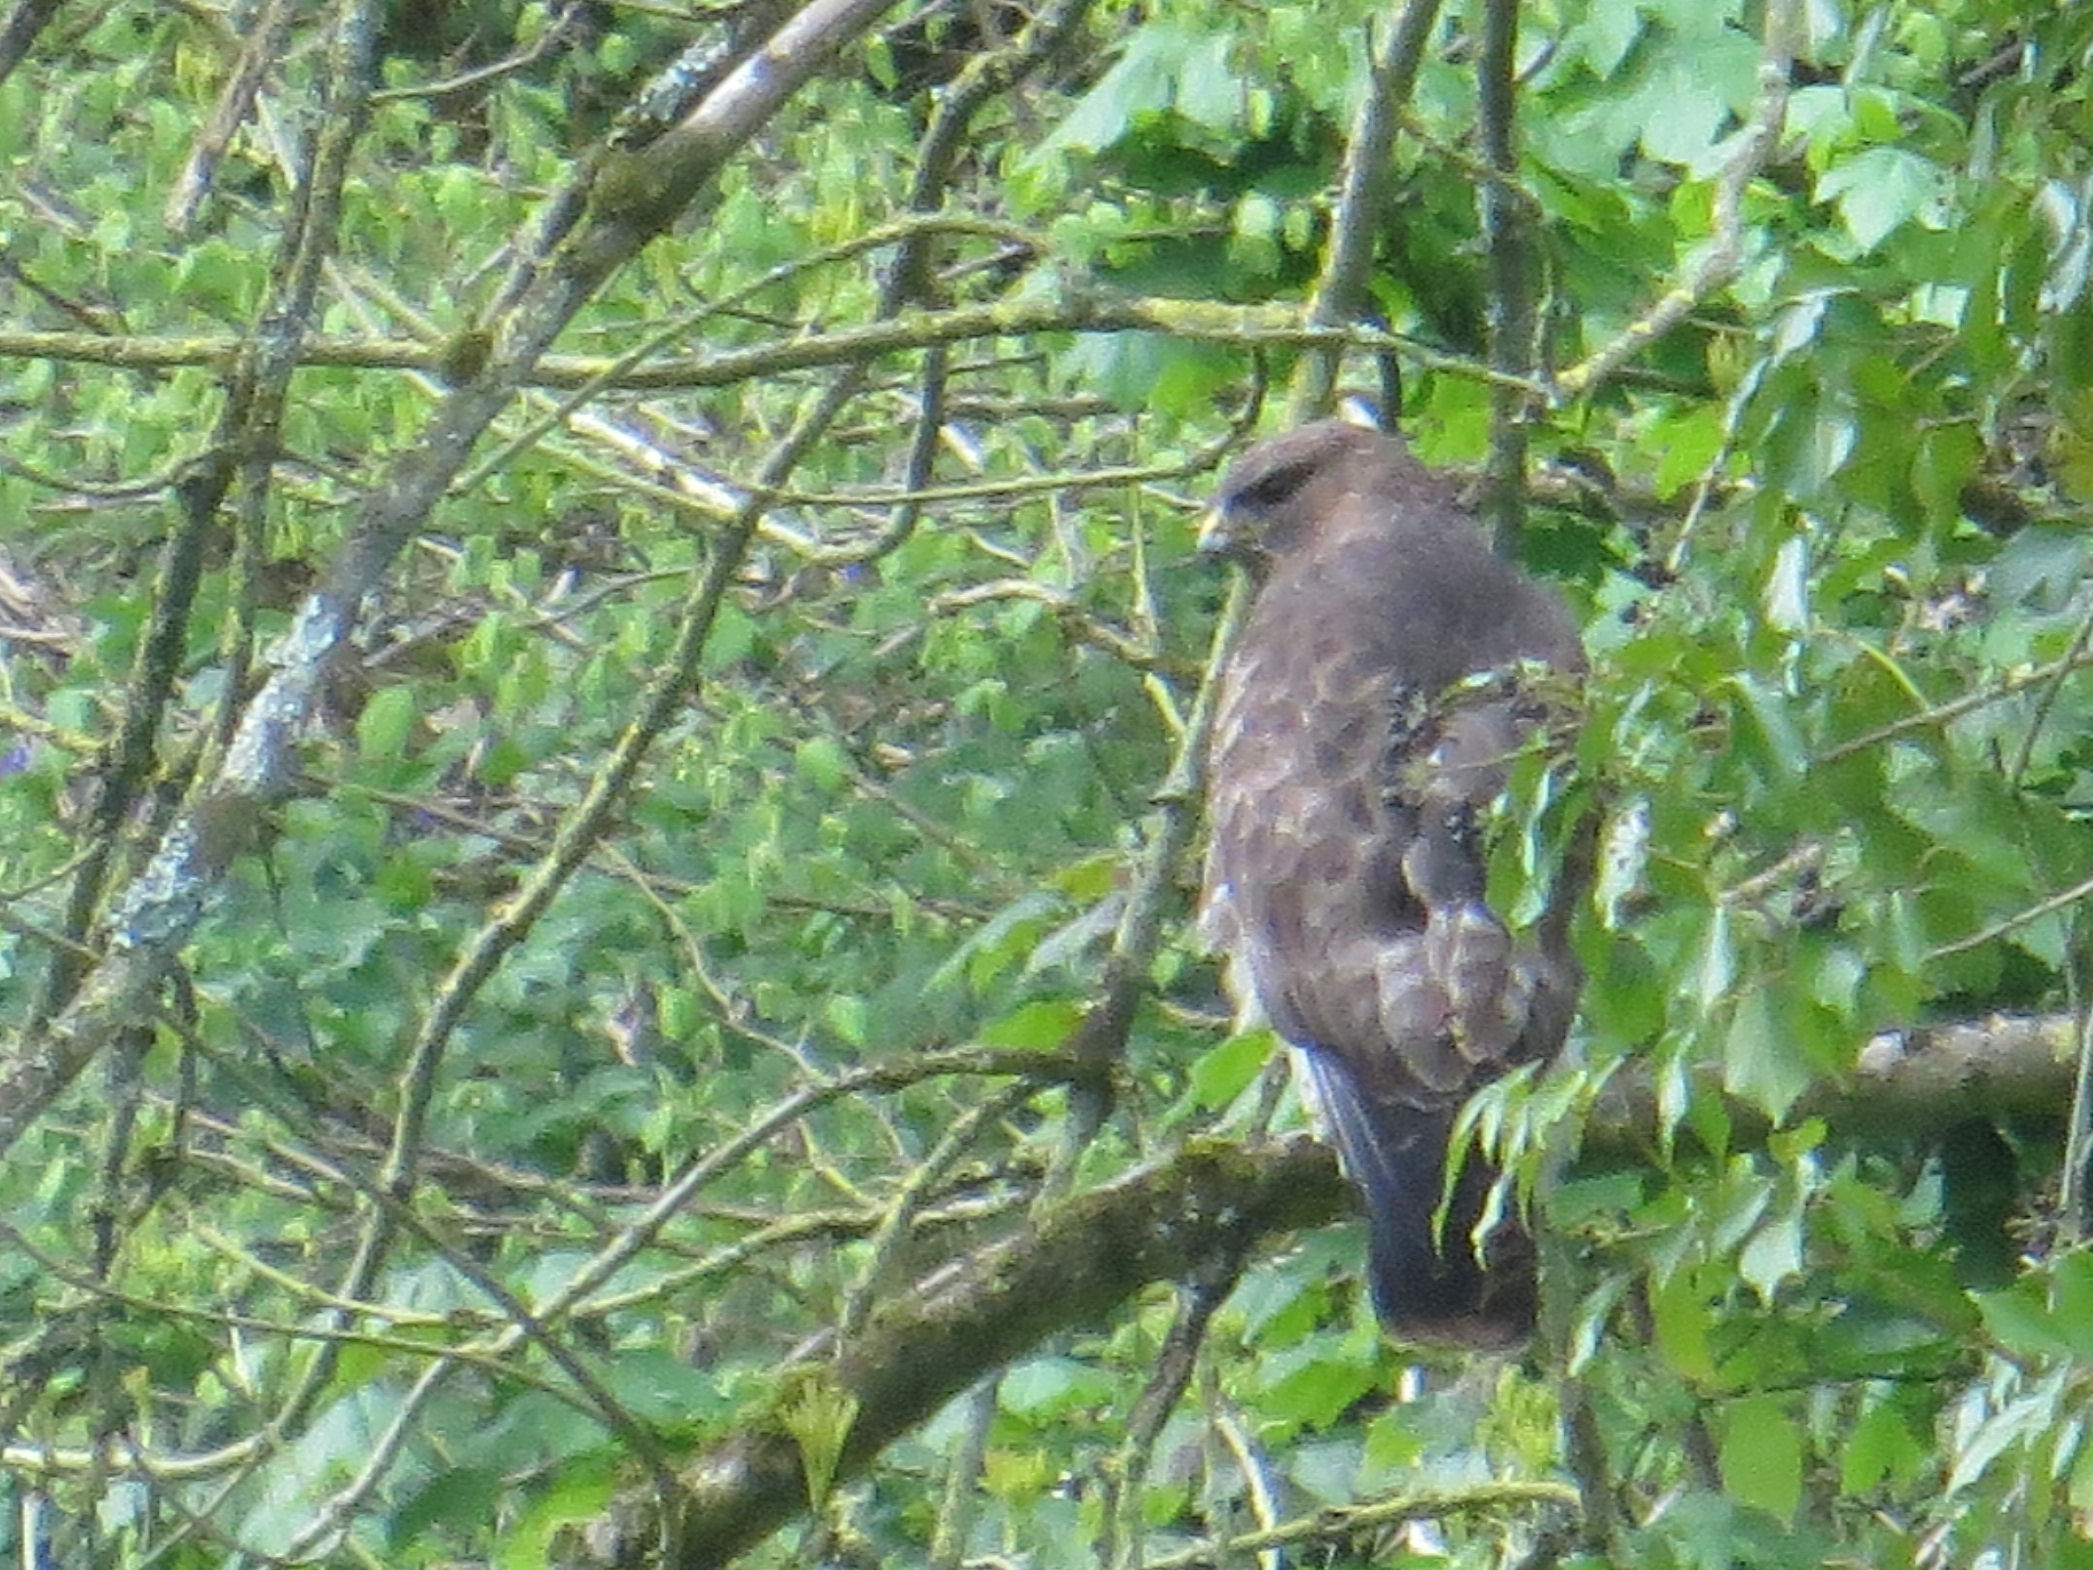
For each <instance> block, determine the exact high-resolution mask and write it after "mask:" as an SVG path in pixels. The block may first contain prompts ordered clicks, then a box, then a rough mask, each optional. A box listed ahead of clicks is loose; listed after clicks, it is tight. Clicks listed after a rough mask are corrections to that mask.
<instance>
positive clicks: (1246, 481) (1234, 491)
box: [1199, 420, 1414, 575]
mask: <svg viewBox="0 0 2093 1570" xmlns="http://www.w3.org/2000/svg"><path fill="white" fill-rule="evenodd" d="M1405 467H1414V460H1412V459H1411V458H1410V456H1409V453H1408V451H1407V450H1406V449H1405V448H1404V446H1403V444H1402V443H1401V441H1399V440H1398V439H1397V438H1395V437H1393V436H1390V435H1388V434H1387V433H1385V432H1382V431H1376V430H1372V429H1369V428H1367V427H1365V426H1359V425H1353V424H1351V423H1350V422H1348V421H1345V420H1318V421H1316V422H1315V423H1314V424H1312V425H1304V426H1302V427H1301V428H1300V429H1299V430H1295V431H1288V432H1287V433H1286V434H1285V435H1283V436H1274V437H1272V438H1271V439H1270V440H1268V441H1262V442H1259V443H1258V444H1257V445H1256V446H1255V447H1252V448H1251V449H1250V450H1249V451H1248V452H1246V453H1244V454H1243V456H1242V457H1240V458H1238V459H1237V460H1236V462H1235V465H1234V467H1232V468H1231V469H1230V470H1229V471H1228V473H1227V474H1226V475H1225V476H1223V477H1222V480H1221V488H1220V490H1219V491H1217V492H1216V493H1215V495H1214V505H1213V508H1212V510H1211V511H1209V512H1208V513H1207V515H1206V519H1205V521H1204V522H1203V523H1202V524H1201V525H1200V529H1199V549H1200V550H1201V551H1203V552H1205V553H1207V554H1209V555H1214V556H1221V557H1225V558H1227V559H1229V560H1231V561H1236V562H1240V563H1242V565H1243V566H1244V567H1246V568H1248V569H1249V570H1250V572H1251V573H1252V574H1253V575H1261V574H1262V573H1263V571H1264V570H1265V569H1266V568H1267V567H1268V566H1270V564H1271V563H1272V561H1273V560H1274V559H1275V558H1277V557H1279V556H1282V555H1284V554H1285V553H1286V552H1288V551H1289V550H1291V549H1293V548H1294V547H1295V546H1297V545H1300V544H1301V543H1303V542H1304V541H1306V540H1307V539H1308V537H1309V536H1310V535H1311V534H1312V533H1313V532H1314V531H1315V529H1316V528H1317V527H1318V526H1319V525H1320V524H1322V523H1323V522H1324V521H1325V520H1327V519H1332V518H1339V517H1344V516H1347V515H1349V514H1350V512H1351V509H1349V508H1346V507H1345V506H1344V505H1343V503H1344V502H1345V501H1346V500H1347V499H1349V498H1351V497H1355V496H1360V495H1372V494H1375V493H1377V492H1380V491H1381V490H1383V489H1384V487H1385V486H1386V483H1387V481H1388V478H1389V476H1390V474H1391V472H1393V471H1399V470H1401V469H1403V468H1405Z"/></svg>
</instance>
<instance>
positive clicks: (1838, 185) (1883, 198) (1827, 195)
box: [1817, 147, 1947, 252]
mask: <svg viewBox="0 0 2093 1570" xmlns="http://www.w3.org/2000/svg"><path fill="white" fill-rule="evenodd" d="M1946 191H1947V178H1946V176H1945V174H1944V173H1943V172H1942V171H1941V169H1940V168H1939V167H1938V166H1937V165H1936V164H1934V163H1933V162H1931V161H1930V160H1929V159H1926V158H1924V157H1922V156H1920V155H1919V154H1918V153H1915V152H1913V151H1911V150H1910V149H1909V148H1905V147H1870V148H1867V149H1865V150H1863V151H1862V152H1859V153H1856V154H1855V155H1854V156H1853V157H1851V158H1849V159H1847V160H1846V161H1845V162H1844V163H1841V164H1837V165H1835V166H1834V167H1832V168H1830V169H1827V170H1825V171H1824V173H1823V174H1822V175H1821V176H1820V177H1819V178H1818V180H1817V200H1818V201H1820V202H1832V203H1835V204H1836V205H1837V207H1838V210H1839V218H1840V220H1841V221H1842V222H1843V223H1844V224H1845V225H1846V231H1847V233H1849V234H1851V235H1852V236H1853V238H1854V241H1855V242H1856V243H1857V244H1858V245H1859V246H1860V248H1861V250H1862V251H1863V252H1866V251H1872V250H1874V249H1875V247H1876V246H1878V245H1880V244H1881V243H1882V242H1883V241H1884V240H1886V239H1888V238H1889V236H1890V235H1891V234H1892V233H1893V232H1894V231H1895V230H1897V229H1899V228H1901V227H1902V226H1903V225H1904V224H1906V223H1909V222H1911V221H1912V220H1913V219H1916V218H1920V217H1922V216H1923V217H1926V218H1929V219H1935V218H1937V215H1938V213H1939V210H1940V204H1941V203H1942V201H1943V199H1944V197H1945V195H1946Z"/></svg>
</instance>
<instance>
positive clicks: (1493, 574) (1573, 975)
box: [1200, 420, 1583, 1347]
mask: <svg viewBox="0 0 2093 1570" xmlns="http://www.w3.org/2000/svg"><path fill="white" fill-rule="evenodd" d="M1201 544H1202V547H1203V548H1206V549H1210V550H1214V551H1218V552H1221V553H1224V554H1227V555H1229V556H1231V557H1233V558H1234V559H1236V560H1237V561H1239V562H1241V563H1242V564H1243V565H1244V566H1245V567H1246V568H1247V569H1248V571H1249V573H1250V575H1251V577H1252V580H1253V583H1254V585H1255V599H1254V600H1253V601H1252V604H1251V607H1250V611H1249V615H1248V619H1247V621H1246V622H1245V623H1244V626H1243V630H1242V633H1241V636H1240V637H1239V638H1238V640H1237V642H1236V644H1235V646H1234V649H1233V651H1232V652H1231V653H1230V655H1229V657H1228V659H1227V663H1226V665H1225V667H1224V668H1223V671H1222V673H1221V680H1222V683H1223V686H1222V690H1221V695H1220V706H1219V709H1218V712H1217V715H1216V721H1215V730H1214V739H1213V750H1212V755H1211V759H1210V768H1209V776H1208V785H1207V811H1208V818H1209V821H1210V825H1211V834H1212V838H1211V841H1210V844H1209V848H1208V851H1207V861H1206V880H1205V881H1206V887H1205V895H1204V899H1203V905H1202V910H1201V916H1200V926H1201V931H1202V933H1203V934H1204V936H1205V937H1206V938H1207V940H1208V942H1209V943H1210V944H1211V946H1212V947H1213V948H1214V949H1215V950H1216V951H1217V952H1220V953H1222V954H1224V955H1225V956H1226V957H1227V960H1228V968H1229V980H1230V986H1231V990H1232V991H1233V992H1234V993H1235V995H1236V997H1237V999H1238V1001H1239V1002H1241V1003H1243V1004H1244V1005H1246V1010H1247V1009H1250V1008H1252V1007H1253V1006H1254V1009H1255V1010H1261V1011H1262V1013H1263V1014H1264V1016H1265V1017H1267V1018H1268V1019H1269V1020H1270V1021H1271V1023H1272V1025H1273V1027H1274V1028H1275V1029H1276V1030H1277V1031H1278V1033H1279V1035H1280V1036H1281V1037H1282V1038H1284V1039H1285V1040H1286V1041H1287V1042H1288V1043H1289V1044H1290V1045H1291V1046H1293V1047H1296V1048H1298V1049H1299V1050H1300V1053H1301V1054H1302V1056H1303V1057H1304V1058H1305V1060H1306V1064H1307V1067H1308V1070H1309V1074H1310V1079H1311V1085H1312V1089H1313V1091H1314V1093H1315V1099H1316V1100H1317V1101H1318V1102H1319V1103H1320V1106H1321V1109H1322V1112H1323V1115H1324V1118H1325V1120H1326V1122H1327V1125H1328V1127H1329V1129H1330V1131H1331V1133H1332V1135H1333V1137H1334V1139H1335V1141H1336V1144H1337V1148H1338V1152H1339V1155H1340V1157H1341V1158H1342V1160H1343V1162H1344V1165H1345V1168H1346V1170H1347V1172H1349V1174H1350V1175H1351V1178H1352V1180H1353V1182H1354V1183H1356V1184H1357V1185H1358V1187H1359V1190H1360V1192H1361V1194H1362V1196H1363V1197H1364V1200H1365V1202H1366V1208H1367V1213H1368V1219H1369V1225H1370V1236H1371V1245H1372V1258H1371V1262H1370V1263H1371V1275H1370V1281H1371V1286H1372V1293H1373V1300H1374V1305H1375V1308H1376V1309H1377V1310H1378V1311H1379V1313H1380V1316H1381V1320H1382V1323H1383V1324H1384V1325H1386V1326H1387V1328H1388V1330H1389V1332H1390V1333H1391V1334H1392V1335H1394V1336H1396V1337H1397V1338H1398V1339H1401V1340H1405V1341H1415V1342H1439V1343H1451V1344H1458V1345H1462V1346H1470V1347H1482V1346H1504V1345H1509V1344H1512V1343H1515V1342H1517V1341H1518V1340H1520V1339H1521V1338H1522V1337H1524V1336H1525V1335H1526V1334H1528V1333H1529V1332H1530V1331H1531V1329H1532V1327H1533V1319H1534V1312H1535V1306H1536V1275H1535V1253H1534V1247H1533V1240H1532V1239H1531V1238H1530V1237H1529V1236H1528V1235H1527V1234H1526V1233H1525V1232H1524V1231H1523V1230H1522V1229H1521V1228H1520V1227H1519V1225H1518V1224H1517V1223H1516V1222H1515V1221H1511V1220H1506V1221H1503V1222H1501V1223H1500V1224H1499V1225H1498V1226H1497V1227H1496V1228H1495V1229H1494V1230H1493V1231H1492V1232H1491V1234H1490V1235H1489V1236H1488V1237H1486V1238H1483V1239H1479V1240H1478V1239H1476V1238H1474V1237H1473V1235H1472V1234H1473V1232H1474V1231H1475V1229H1476V1226H1477V1223H1478V1221H1479V1220H1480V1218H1481V1215H1482V1211H1483V1207H1484V1203H1485V1201H1486V1199H1487V1197H1488V1194H1489V1189H1490V1185H1491V1184H1492V1182H1493V1181H1494V1179H1495V1173H1494V1172H1493V1171H1492V1170H1491V1169H1490V1167H1489V1165H1488V1164H1487V1163H1486V1162H1485V1161H1483V1160H1482V1159H1481V1158H1479V1157H1471V1158H1470V1159H1469V1160H1468V1161H1467V1163H1466V1164H1465V1166H1464V1168H1463V1170H1462V1175H1461V1178H1460V1180H1459V1183H1458V1186H1457V1187H1456V1189H1455V1191H1454V1193H1453V1196H1452V1200H1451V1203H1450V1205H1448V1207H1447V1211H1446V1214H1445V1217H1444V1224H1443V1226H1441V1225H1439V1224H1438V1220H1439V1212H1440V1206H1441V1202H1442V1199H1443V1198H1444V1197H1445V1174H1446V1168H1447V1161H1448V1144H1449V1140H1450V1138H1451V1134H1452V1129H1453V1124H1454V1121H1455V1118H1456V1117H1457V1115H1458V1114H1459V1112H1460V1109H1461V1106H1462V1104H1463V1103H1464V1102H1465V1101H1466V1100H1467V1098H1468V1097H1469V1096H1470V1095H1471V1094H1472V1093H1473V1092H1474V1091H1475V1090H1476V1089H1477V1088H1478V1087H1480V1086H1482V1085H1484V1084H1486V1083H1488V1082H1489V1081H1491V1080H1493V1079H1495V1078H1497V1077H1498V1076H1499V1075H1502V1074H1503V1073H1505V1072H1506V1071H1507V1070H1509V1069H1510V1068H1511V1067H1513V1066H1514V1065H1516V1064H1519V1063H1524V1062H1529V1061H1532V1060H1535V1059H1544V1058H1546V1057H1548V1056H1550V1055H1551V1054H1553V1053H1554V1052H1555V1051H1556V1050H1557V1049H1558V1048H1559V1047H1560V1046H1561V1045H1562V1041H1563V1038H1564V1035H1565V1034H1566V1033H1567V1031H1568V1029H1569V1024H1570V1019H1571V1015H1572V1014H1573V1012H1574V1011H1575V1007H1576V998H1577V990H1578V987H1579V984H1580V981H1581V977H1580V974H1579V972H1578V969H1577V966H1576V963H1575V961H1574V959H1573V958H1572V957H1571V955H1570V951H1569V946H1568V942H1567V937H1566V928H1567V916H1568V906H1569V904H1570V903H1571V902H1570V901H1569V900H1568V899H1567V898H1561V897H1559V898H1558V900H1557V902H1556V906H1555V908H1554V909H1553V910H1552V911H1551V913H1550V915H1549V917H1548V918H1547V919H1546V920H1544V921H1543V922H1542V923H1541V924H1540V925H1539V926H1538V927H1537V928H1536V930H1535V931H1534V932H1533V933H1532V934H1529V935H1526V936H1523V937H1520V938H1515V937H1514V936H1513V935H1512V934H1511V933H1510V932H1509V931H1508V930H1507V929H1506V927H1505V926H1504V924H1503V923H1502V922H1501V921H1500V920H1499V919H1498V918H1497V916H1496V915H1495V914H1494V913H1492V911H1491V910H1490V908H1489V907H1488V905H1487V904H1486V903H1485V902H1484V873H1485V865H1484V855H1483V849H1482V847H1481V845H1480V844H1479V843H1478V837H1479V834H1478V828H1479V818H1480V816H1481V814H1482V813H1483V812H1484V811H1485V809H1486V808H1487V807H1488V806H1489V805H1490V803H1491V802H1492V801H1494V800H1495V799H1496V797H1497V796H1498V795H1499V794H1500V793H1501V792H1502V790H1503V788H1504V780H1505V773H1506V767H1507V764H1508V762H1509V760H1510V758H1511V756H1512V755H1513V754H1515V753H1516V752H1517V751H1518V750H1519V749H1520V748H1521V746H1522V745H1523V744H1524V743H1525V741H1526V740H1527V739H1528V738H1529V737H1530V736H1531V734H1532V732H1533V730H1534V727H1535V726H1536V725H1537V724H1538V723H1539V722H1540V720H1541V718H1542V716H1543V714H1544V712H1545V706H1544V705H1542V704H1541V703H1539V702H1538V701H1537V700H1536V698H1535V696H1534V694H1533V692H1532V690H1531V688H1532V686H1533V685H1534V684H1533V683H1532V682H1531V681H1529V680H1523V679H1522V677H1521V674H1520V672H1521V670H1522V667H1524V666H1525V665H1526V664H1527V662H1535V661H1537V662H1540V663H1541V664H1543V665H1545V666H1548V667H1551V668H1552V669H1554V670H1556V671H1560V672H1565V673H1574V672H1576V671H1579V670H1581V669H1582V667H1583V653H1582V650H1581V649H1580V647H1579V643H1578V637H1577V628H1576V626H1575V624H1574V623H1573V622H1572V620H1571V618H1570V614H1569V611H1568V610H1567V609H1566V607H1565V606H1564V605H1563V603H1562V601H1561V600H1560V599H1559V598H1557V596H1556V595H1555V594H1554V593H1552V592H1551V591H1550V590H1548V589H1546V588H1543V587H1542V586H1541V585H1540V584H1538V583H1536V582H1534V581H1533V580H1532V579H1530V578H1529V577H1527V576H1526V575H1525V573H1523V572H1522V571H1521V570H1520V569H1519V568H1517V567H1515V566H1513V565H1512V564H1511V563H1509V562H1506V561H1504V560H1502V559H1500V558H1499V557H1497V556H1496V555H1494V554H1492V552H1491V550H1490V548H1489V546H1488V545H1487V544H1486V543H1485V541H1484V539H1483V537H1482V534H1481V532H1480V530H1479V529H1478V527H1477V525H1476V523H1475V521H1474V519H1473V518H1471V517H1470V516H1469V514H1468V513H1467V512H1466V510H1465V509H1464V508H1463V507H1462V505H1461V504H1460V502H1459V500H1458V498H1457V497H1456V495H1455V492H1454V489H1453V487H1452V485H1451V484H1450V483H1449V482H1448V480H1447V479H1446V478H1445V477H1443V476H1441V475H1439V474H1436V473H1434V472H1433V471H1432V470H1430V469H1428V468H1426V467H1425V466H1424V465H1423V464H1421V463H1419V462H1418V461H1417V460H1416V459H1415V458H1414V457H1412V456H1411V455H1410V453H1409V450H1408V449H1407V448H1406V447H1405V446H1404V445H1403V444H1402V443H1401V442H1400V441H1399V440H1398V439H1397V438H1395V437H1393V436H1389V435H1386V434H1383V433H1381V432H1377V431H1370V430H1365V429H1362V428H1360V427H1357V426H1353V425H1349V424H1345V423H1343V422H1341V421H1336V420H1330V421H1323V422H1321V423H1318V424H1314V425H1309V426H1305V427H1303V428H1302V429H1300V430H1296V431H1293V432H1290V433H1288V434H1287V435H1284V436H1279V437H1275V438H1273V439H1271V440H1269V441H1266V442H1263V443H1261V444H1259V445H1258V446H1256V447H1253V448H1252V449H1251V450H1250V451H1249V452H1248V453H1246V454H1245V455H1244V456H1243V457H1242V458H1241V459H1240V460H1239V461H1238V462H1237V463H1236V465H1235V467H1234V468H1233V469H1231V470H1230V471H1229V473H1228V475H1227V477H1226V478H1225V479H1224V480H1223V482H1222V485H1221V490H1220V494H1219V497H1218V498H1217V501H1216V504H1215V507H1214V511H1213V513H1212V515H1211V517H1210V519H1209V521H1208V524H1207V528H1206V530H1205V532H1204V533H1203V535H1202V538H1201ZM1485 673H1499V674H1498V675H1497V676H1495V677H1491V676H1486V675H1485ZM1528 674H1530V673H1528ZM1478 678H1481V679H1478Z"/></svg>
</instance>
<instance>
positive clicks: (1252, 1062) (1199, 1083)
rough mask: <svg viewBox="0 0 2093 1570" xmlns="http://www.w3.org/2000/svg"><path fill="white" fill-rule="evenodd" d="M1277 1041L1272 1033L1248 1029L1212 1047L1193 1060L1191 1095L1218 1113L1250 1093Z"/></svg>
mask: <svg viewBox="0 0 2093 1570" xmlns="http://www.w3.org/2000/svg"><path fill="white" fill-rule="evenodd" d="M1276 1045H1277V1038H1276V1037H1274V1036H1273V1034H1272V1033H1271V1032H1270V1031H1269V1030H1246V1031H1242V1032H1240V1033H1238V1034H1236V1035H1232V1036H1230V1037H1229V1038H1228V1039H1227V1040H1226V1041H1224V1042H1222V1043H1221V1044H1220V1045H1218V1046H1214V1047H1209V1048H1207V1050H1206V1051H1204V1052H1202V1053H1200V1054H1199V1056H1198V1057H1197V1058H1195V1059H1193V1061H1192V1069H1191V1074H1190V1079H1191V1084H1192V1094H1193V1096H1194V1097H1196V1098H1197V1100H1198V1102H1199V1105H1200V1106H1202V1107H1204V1108H1206V1109H1207V1110H1208V1111H1217V1110H1219V1109H1220V1108H1222V1107H1225V1106H1227V1105H1228V1104H1229V1103H1230V1102H1231V1101H1233V1100H1235V1098H1236V1097H1237V1096H1240V1095H1241V1094H1242V1093H1243V1092H1244V1091H1245V1090H1248V1089H1249V1088H1250V1086H1251V1085H1252V1084H1254V1083H1255V1082H1256V1080H1257V1076H1258V1074H1259V1072H1260V1071H1262V1070H1263V1068H1264V1066H1265V1064H1266V1062H1268V1061H1269V1060H1270V1058H1271V1056H1272V1052H1273V1050H1274V1048H1275V1046H1276Z"/></svg>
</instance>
